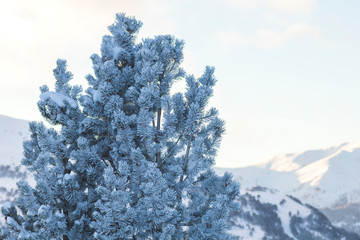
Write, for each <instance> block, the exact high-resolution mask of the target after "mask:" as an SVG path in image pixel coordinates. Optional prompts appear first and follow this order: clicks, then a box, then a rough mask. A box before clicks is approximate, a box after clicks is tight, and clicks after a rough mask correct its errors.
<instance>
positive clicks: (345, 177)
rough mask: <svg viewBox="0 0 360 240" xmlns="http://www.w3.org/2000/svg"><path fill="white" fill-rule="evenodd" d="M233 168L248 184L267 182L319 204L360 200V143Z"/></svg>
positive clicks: (230, 170)
mask: <svg viewBox="0 0 360 240" xmlns="http://www.w3.org/2000/svg"><path fill="white" fill-rule="evenodd" d="M216 171H217V172H218V173H219V174H222V173H223V172H224V171H229V172H231V173H232V174H233V175H234V177H235V178H236V179H237V180H238V181H239V182H240V183H241V184H242V185H243V186H244V187H246V188H251V187H253V186H257V185H260V186H264V187H269V188H275V189H278V190H280V191H281V192H283V193H286V194H290V195H292V196H295V197H297V198H299V199H301V200H302V201H303V202H306V203H308V204H311V205H313V206H315V207H317V208H325V207H327V208H336V207H339V206H343V205H345V204H350V203H357V202H360V187H359V186H360V177H359V172H360V143H357V144H341V145H340V146H337V147H332V148H329V149H325V150H312V151H306V152H302V153H297V154H286V155H280V156H277V157H275V158H272V159H270V160H269V161H266V162H264V163H262V164H259V165H253V166H249V167H244V168H234V169H219V168H218V169H216Z"/></svg>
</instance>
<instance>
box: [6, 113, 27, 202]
mask: <svg viewBox="0 0 360 240" xmlns="http://www.w3.org/2000/svg"><path fill="white" fill-rule="evenodd" d="M28 138H30V135H29V133H28V122H27V121H24V120H19V119H15V118H10V117H6V116H3V115H0V204H1V203H3V202H4V201H7V200H12V199H14V197H15V195H16V194H17V186H16V182H17V181H18V180H19V179H20V178H24V177H26V175H25V173H24V169H21V168H20V167H19V165H20V162H21V158H22V152H23V151H22V142H23V141H24V140H25V139H28Z"/></svg>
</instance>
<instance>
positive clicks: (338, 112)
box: [0, 0, 360, 167]
mask: <svg viewBox="0 0 360 240" xmlns="http://www.w3.org/2000/svg"><path fill="white" fill-rule="evenodd" d="M359 7H360V1H358V0H347V1H335V0H292V1H289V0H206V1H205V0H192V1H191V0H133V1H125V0H108V1H103V0H77V1H71V0H52V1H48V0H32V1H27V0H11V1H9V0H0V33H1V36H0V53H1V55H0V72H1V75H0V76H1V77H0V114H3V115H7V116H11V117H15V118H20V119H25V120H36V121H40V120H42V118H41V115H40V113H39V112H38V109H37V105H36V103H37V101H38V100H39V93H40V91H39V87H40V86H41V85H44V84H47V85H48V86H50V87H51V88H53V86H54V83H55V80H54V77H53V76H52V69H53V68H54V67H55V62H56V59H58V58H62V59H67V60H68V70H70V71H72V73H73V74H74V79H73V80H72V82H73V84H82V85H84V86H86V81H85V78H84V77H85V76H86V75H87V74H89V73H92V66H91V60H90V58H89V57H90V55H91V54H93V53H99V49H100V43H101V38H102V36H103V35H105V34H108V31H107V26H108V25H110V24H112V23H113V21H114V19H115V17H114V16H115V13H117V12H125V13H126V14H127V15H130V16H135V17H136V18H137V19H139V20H141V21H142V22H143V23H144V25H143V27H142V29H141V30H140V33H139V36H138V41H141V39H143V38H145V37H153V36H155V35H159V34H172V35H174V36H176V37H177V38H180V39H183V40H184V41H185V48H184V56H185V59H184V62H183V67H184V68H185V70H186V71H187V73H189V74H194V75H195V76H198V77H199V76H200V75H201V74H202V72H203V70H204V68H205V66H207V65H210V66H214V67H215V68H216V71H215V76H216V78H217V80H218V82H217V85H216V87H215V91H214V97H213V98H212V100H211V102H210V105H211V106H215V107H217V108H218V109H219V111H220V116H221V118H222V119H224V120H225V121H226V134H225V136H224V138H223V141H222V145H221V148H220V151H219V153H218V156H217V160H216V165H217V166H219V167H242V166H246V165H250V164H256V163H259V162H262V161H265V160H267V159H269V158H271V157H273V156H274V155H277V154H282V153H292V152H300V151H304V150H308V149H319V148H327V147H331V146H334V145H338V144H341V143H343V142H353V141H359V140H360V107H359V106H360V94H359V93H360V81H359V80H360V67H359V64H360V32H359V31H358V30H356V29H358V28H359V24H360V15H359V14H358V9H359ZM182 86H183V85H182V83H178V84H177V85H176V87H177V88H178V89H180V88H181V87H182Z"/></svg>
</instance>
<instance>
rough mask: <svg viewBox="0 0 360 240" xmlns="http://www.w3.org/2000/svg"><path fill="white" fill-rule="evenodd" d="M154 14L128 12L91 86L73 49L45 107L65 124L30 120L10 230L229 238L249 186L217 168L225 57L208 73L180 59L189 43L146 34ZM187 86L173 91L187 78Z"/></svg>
mask: <svg viewBox="0 0 360 240" xmlns="http://www.w3.org/2000/svg"><path fill="white" fill-rule="evenodd" d="M141 25H142V23H141V22H139V21H137V20H135V19H134V18H129V17H126V16H125V15H124V14H118V15H116V22H115V23H114V24H113V25H111V26H110V27H109V30H110V33H111V35H108V36H104V37H103V42H102V45H101V55H100V56H99V55H96V54H94V55H92V56H91V60H92V63H93V69H94V75H93V76H92V75H89V76H87V77H86V78H87V80H88V83H89V87H88V88H87V89H86V90H85V93H82V89H81V87H79V86H71V85H70V84H69V81H70V80H71V78H72V74H71V73H70V72H68V71H67V70H66V61H64V60H58V61H57V67H56V68H55V69H54V76H55V78H56V83H55V91H50V90H49V88H48V87H47V86H43V87H41V95H40V101H39V102H38V106H39V109H40V111H41V114H42V115H43V117H44V118H45V119H46V120H47V121H48V122H49V123H51V124H53V125H56V126H58V128H56V129H59V130H55V129H53V128H50V129H48V128H46V127H45V126H44V125H43V124H42V123H37V122H33V123H31V124H30V131H31V133H32V135H31V140H29V141H26V142H25V143H24V159H23V161H22V163H23V165H25V166H27V167H28V169H29V170H30V171H32V173H33V174H34V178H35V180H36V185H35V186H34V187H31V186H30V185H29V184H28V183H26V182H24V181H22V182H19V184H18V185H19V189H20V191H21V196H20V197H19V199H18V201H17V206H18V208H19V209H20V210H21V214H18V213H17V212H16V209H15V207H13V206H8V208H6V209H5V208H4V210H3V213H4V215H5V216H6V222H7V225H6V226H7V228H4V229H3V230H2V231H1V234H2V235H1V236H4V238H8V239H13V238H14V239H228V238H229V237H230V236H228V235H227V229H228V221H227V217H228V214H229V211H230V210H231V209H232V208H234V207H235V204H234V202H233V201H234V198H235V197H236V196H237V194H238V186H237V184H235V183H234V182H233V181H232V179H231V176H229V175H227V174H225V176H224V177H219V176H217V175H215V174H214V172H213V171H212V169H211V166H212V165H213V164H214V161H215V160H214V159H215V156H216V152H217V149H218V147H219V144H220V140H221V136H222V134H223V132H224V122H223V121H222V120H221V119H219V118H218V111H217V110H216V109H214V108H208V107H207V103H208V101H209V98H210V97H211V96H212V94H213V87H214V85H215V82H216V80H215V78H214V75H213V74H214V68H211V67H207V68H206V69H205V71H204V74H203V75H202V76H201V77H200V78H195V77H194V76H192V75H187V74H185V71H184V70H183V69H181V68H180V64H181V62H182V60H183V46H184V43H183V42H182V41H180V40H178V39H176V38H174V37H173V36H169V35H166V36H156V37H155V38H148V39H144V40H142V41H141V42H140V43H136V41H135V37H136V33H137V32H138V30H139V28H140V27H141ZM181 79H185V80H186V82H187V88H186V91H185V93H184V94H183V93H176V94H173V95H170V89H171V87H172V85H173V83H174V82H175V81H177V80H181Z"/></svg>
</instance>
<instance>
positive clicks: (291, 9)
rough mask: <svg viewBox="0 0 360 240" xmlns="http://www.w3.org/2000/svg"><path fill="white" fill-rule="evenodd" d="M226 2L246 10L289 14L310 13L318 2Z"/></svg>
mask: <svg viewBox="0 0 360 240" xmlns="http://www.w3.org/2000/svg"><path fill="white" fill-rule="evenodd" d="M225 2H227V3H229V4H231V5H233V6H236V7H239V8H244V9H261V8H269V9H273V10H277V11H281V12H286V13H289V14H299V13H310V12H311V10H312V9H313V8H314V7H315V6H316V4H317V0H225Z"/></svg>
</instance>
